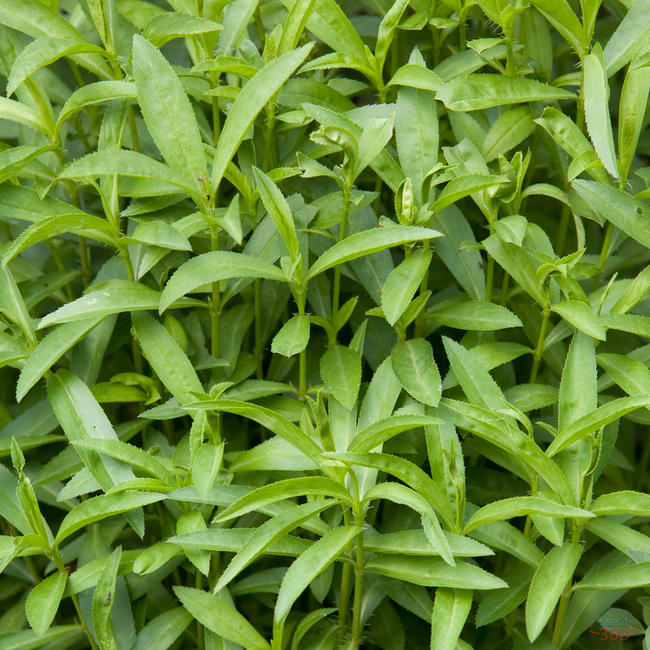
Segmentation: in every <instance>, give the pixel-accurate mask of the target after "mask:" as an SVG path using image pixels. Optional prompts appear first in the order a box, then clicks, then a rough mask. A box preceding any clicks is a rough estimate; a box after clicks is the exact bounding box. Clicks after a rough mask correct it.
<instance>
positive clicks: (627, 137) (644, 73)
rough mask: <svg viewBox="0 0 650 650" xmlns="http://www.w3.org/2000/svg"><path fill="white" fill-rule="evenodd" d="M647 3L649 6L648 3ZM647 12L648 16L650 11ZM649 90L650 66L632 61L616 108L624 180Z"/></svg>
mask: <svg viewBox="0 0 650 650" xmlns="http://www.w3.org/2000/svg"><path fill="white" fill-rule="evenodd" d="M635 4H636V3H635ZM647 4H648V6H649V7H650V3H647ZM633 8H634V7H633ZM648 14H649V16H650V11H649V12H648ZM649 90H650V67H649V66H647V65H646V66H644V65H635V64H634V63H632V65H630V67H629V69H628V71H627V74H626V75H625V81H624V82H623V87H622V88H621V99H620V103H619V109H618V156H619V166H618V167H619V172H620V174H621V177H622V179H623V180H624V181H626V180H627V177H628V174H629V172H630V168H631V166H632V163H633V161H634V156H635V155H636V150H637V145H638V143H639V136H640V135H641V130H642V129H643V120H644V115H645V109H646V105H647V103H648V91H649Z"/></svg>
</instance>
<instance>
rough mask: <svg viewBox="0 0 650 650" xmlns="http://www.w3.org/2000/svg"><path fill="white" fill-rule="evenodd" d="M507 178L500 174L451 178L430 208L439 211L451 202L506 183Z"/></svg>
mask: <svg viewBox="0 0 650 650" xmlns="http://www.w3.org/2000/svg"><path fill="white" fill-rule="evenodd" d="M506 182H507V179H506V178H504V177H502V176H489V175H487V174H469V175H463V176H459V177H457V178H454V179H452V180H451V181H450V182H449V183H447V185H445V189H444V190H442V192H440V194H439V196H438V198H437V199H436V201H435V203H434V204H433V207H432V210H433V211H434V212H440V211H441V210H444V209H445V208H446V207H448V206H450V205H451V204H452V203H456V201H459V200H460V199H462V198H464V197H466V196H469V195H470V194H474V193H475V192H480V191H482V190H485V189H487V188H488V187H492V186H493V185H500V184H503V183H506Z"/></svg>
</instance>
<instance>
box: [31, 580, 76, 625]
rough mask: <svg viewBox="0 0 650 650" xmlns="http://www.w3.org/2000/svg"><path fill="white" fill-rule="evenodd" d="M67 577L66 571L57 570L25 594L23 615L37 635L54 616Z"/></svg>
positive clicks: (50, 622) (49, 623)
mask: <svg viewBox="0 0 650 650" xmlns="http://www.w3.org/2000/svg"><path fill="white" fill-rule="evenodd" d="M67 579H68V574H67V572H66V571H57V572H56V573H53V574H52V575H51V576H48V577H47V578H45V580H43V581H42V582H39V583H38V584H37V585H36V586H35V587H34V589H32V591H31V592H30V593H29V596H27V601H26V602H25V615H26V616H27V621H28V623H29V625H30V627H31V628H32V629H33V630H34V632H36V634H38V635H39V636H40V635H41V634H44V633H45V632H46V631H47V629H48V628H49V627H50V625H51V624H52V621H53V620H54V617H55V616H56V612H57V610H58V608H59V603H60V602H61V598H62V597H63V592H64V591H65V585H66V582H67Z"/></svg>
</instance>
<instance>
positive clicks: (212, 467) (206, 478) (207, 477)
mask: <svg viewBox="0 0 650 650" xmlns="http://www.w3.org/2000/svg"><path fill="white" fill-rule="evenodd" d="M222 461H223V443H219V444H217V445H215V444H212V443H205V444H203V445H201V447H199V450H198V451H197V452H196V455H195V456H194V459H193V460H192V481H193V482H194V485H195V487H196V491H197V493H198V495H199V496H201V497H207V496H208V494H209V493H210V490H211V489H212V486H213V485H214V482H215V480H216V478H217V474H218V473H219V470H220V469H221V465H222Z"/></svg>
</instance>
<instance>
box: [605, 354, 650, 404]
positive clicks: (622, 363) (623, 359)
mask: <svg viewBox="0 0 650 650" xmlns="http://www.w3.org/2000/svg"><path fill="white" fill-rule="evenodd" d="M597 360H598V365H599V366H601V367H602V368H603V369H604V370H605V371H607V373H608V374H609V375H610V376H611V378H612V379H613V380H614V381H615V382H616V383H617V384H618V385H619V386H620V387H621V388H622V389H623V390H624V391H625V392H626V393H627V394H628V395H647V394H649V393H650V370H648V368H647V366H646V364H644V363H642V362H641V361H638V360H637V359H633V358H631V357H627V356H624V355H622V354H611V353H607V352H603V353H602V354H599V355H598V356H597Z"/></svg>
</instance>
